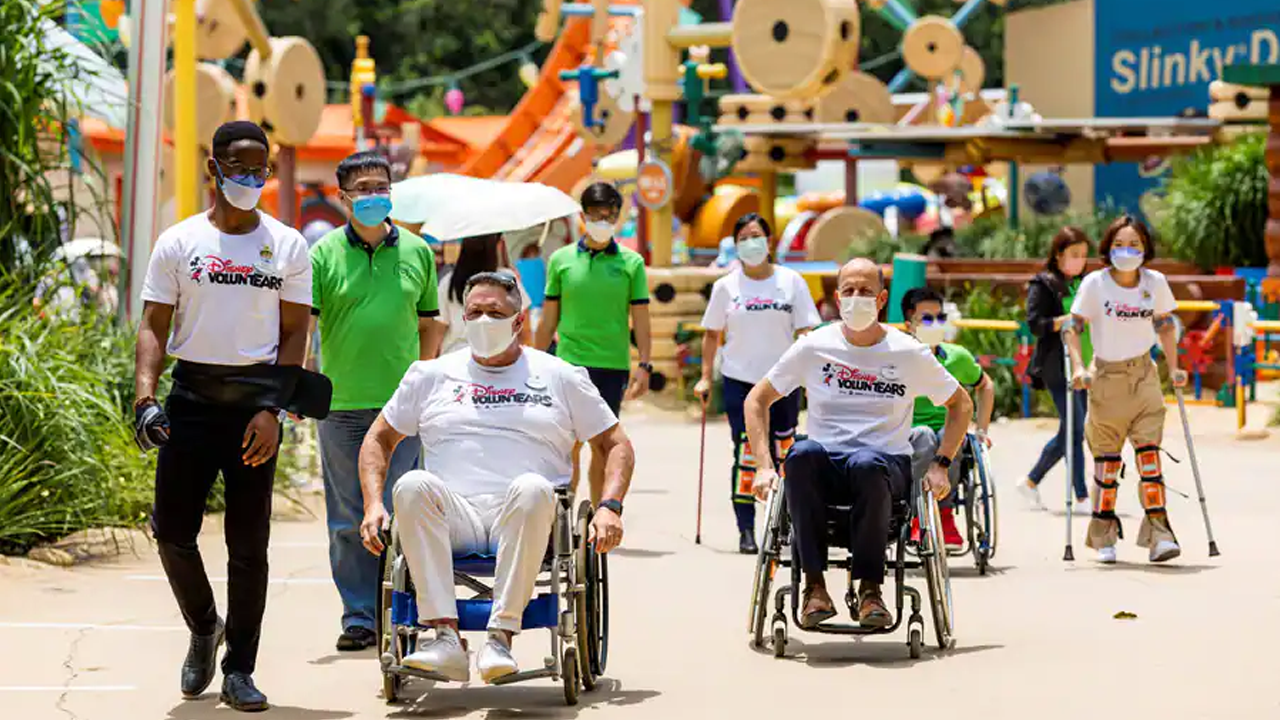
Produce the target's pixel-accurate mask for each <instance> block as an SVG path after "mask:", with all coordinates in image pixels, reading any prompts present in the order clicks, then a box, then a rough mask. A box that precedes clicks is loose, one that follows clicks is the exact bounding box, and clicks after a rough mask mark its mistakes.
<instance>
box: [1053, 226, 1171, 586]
mask: <svg viewBox="0 0 1280 720" xmlns="http://www.w3.org/2000/svg"><path fill="white" fill-rule="evenodd" d="M1100 250H1101V255H1102V261H1103V262H1104V263H1106V265H1107V267H1105V268H1103V269H1101V270H1098V271H1096V272H1093V273H1090V274H1089V276H1088V277H1086V278H1085V279H1084V282H1083V283H1081V284H1080V289H1079V291H1077V293H1076V298H1075V302H1074V303H1073V304H1072V306H1071V314H1072V316H1073V317H1074V318H1075V321H1076V323H1083V322H1088V323H1089V331H1090V334H1091V335H1092V338H1093V358H1094V359H1093V369H1092V371H1090V370H1087V369H1086V368H1085V367H1084V363H1083V362H1081V353H1080V338H1079V336H1078V335H1077V334H1076V333H1074V332H1071V333H1068V336H1067V347H1068V352H1069V353H1070V355H1071V362H1072V367H1074V368H1075V371H1074V373H1073V377H1072V379H1071V381H1072V385H1073V387H1075V388H1076V389H1082V388H1084V387H1086V386H1089V388H1090V391H1089V419H1088V423H1087V424H1086V425H1085V438H1086V439H1087V440H1088V441H1089V448H1090V450H1092V452H1093V458H1094V483H1095V484H1096V485H1097V489H1096V490H1095V491H1094V496H1093V518H1092V520H1090V522H1089V530H1088V534H1087V537H1086V539H1085V544H1086V545H1088V546H1089V547H1091V548H1094V549H1096V550H1097V551H1098V560H1099V561H1101V562H1104V563H1114V562H1115V561H1116V547H1115V546H1116V540H1117V539H1119V537H1120V536H1121V528H1120V519H1119V518H1118V517H1116V512H1115V508H1116V490H1117V488H1119V479H1120V476H1121V469H1122V468H1123V461H1122V460H1121V457H1120V450H1121V449H1122V448H1123V447H1124V441H1125V440H1126V439H1128V441H1129V444H1130V445H1132V446H1133V449H1134V453H1135V454H1136V456H1137V460H1138V476H1139V490H1138V497H1139V499H1140V500H1141V501H1142V507H1143V510H1144V511H1145V516H1144V517H1143V519H1142V526H1141V527H1140V528H1139V529H1138V545H1139V546H1140V547H1145V548H1149V554H1148V558H1149V559H1150V561H1151V562H1163V561H1165V560H1171V559H1173V558H1175V557H1177V556H1178V555H1179V554H1181V552H1182V551H1181V549H1180V548H1179V547H1178V540H1177V538H1176V537H1175V536H1174V534H1173V528H1172V527H1171V526H1170V524H1169V516H1168V514H1167V512H1166V511H1165V490H1164V476H1163V475H1162V473H1161V470H1160V441H1161V440H1162V439H1163V436H1164V415H1165V405H1164V393H1163V392H1162V391H1161V389H1160V374H1159V371H1158V370H1157V369H1156V364H1155V363H1154V362H1153V361H1152V359H1151V347H1152V345H1154V344H1155V342H1156V339H1157V336H1158V337H1159V340H1160V347H1161V349H1162V350H1163V351H1164V357H1165V364H1166V365H1167V366H1168V369H1169V379H1170V381H1171V382H1172V383H1173V385H1174V386H1175V387H1182V386H1184V385H1186V383H1187V373H1186V371H1184V370H1181V369H1179V368H1178V341H1177V333H1176V331H1175V330H1174V325H1173V311H1174V310H1175V309H1176V308H1177V301H1175V300H1174V298H1173V291H1172V290H1170V289H1169V282H1168V281H1167V280H1165V277H1164V275H1163V274H1161V273H1159V272H1156V271H1155V270H1150V269H1147V268H1145V267H1143V265H1144V264H1146V263H1147V261H1149V260H1151V258H1152V257H1154V256H1155V244H1154V243H1153V242H1152V240H1151V232H1150V231H1149V230H1148V229H1147V227H1146V225H1144V224H1142V222H1141V221H1139V220H1136V219H1134V218H1132V217H1129V216H1127V215H1126V216H1125V217H1122V218H1120V219H1118V220H1116V221H1115V222H1113V223H1111V226H1110V227H1108V228H1107V232H1106V234H1105V235H1104V236H1103V238H1102V246H1101V248H1100Z"/></svg>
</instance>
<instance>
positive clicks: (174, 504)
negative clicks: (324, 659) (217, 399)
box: [151, 397, 276, 673]
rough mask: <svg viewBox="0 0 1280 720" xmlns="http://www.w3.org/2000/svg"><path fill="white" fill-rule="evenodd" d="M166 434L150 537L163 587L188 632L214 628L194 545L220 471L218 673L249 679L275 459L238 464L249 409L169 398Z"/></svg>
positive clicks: (262, 594) (262, 598) (261, 606)
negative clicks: (223, 624)
mask: <svg viewBox="0 0 1280 720" xmlns="http://www.w3.org/2000/svg"><path fill="white" fill-rule="evenodd" d="M166 411H167V412H168V415H169V422H170V426H171V433H170V438H169V442H168V444H166V445H165V446H164V447H162V448H161V449H160V457H159V462H158V464H157V467H156V498H155V506H154V508H153V509H152V513H151V531H152V533H153V534H154V535H155V538H156V541H157V544H158V546H159V550H160V562H161V563H162V564H163V565H164V572H165V575H166V576H168V578H169V587H170V588H172V589H173V595H174V597H175V598H177V600H178V607H179V608H181V610H182V617H183V618H184V619H185V620H186V622H187V627H188V628H189V629H190V630H191V632H193V633H196V634H198V635H208V634H209V633H212V632H213V631H214V628H215V627H216V625H217V609H216V607H215V606H214V601H213V589H212V588H211V587H210V586H209V577H208V575H207V574H206V573H205V570H204V561H203V560H202V559H201V557H200V550H199V548H198V547H197V546H196V536H197V535H198V534H199V533H200V525H201V523H202V522H203V521H204V511H205V501H206V500H207V499H208V497H209V490H210V489H211V488H212V487H213V482H214V480H215V479H216V478H217V476H218V472H219V471H221V472H222V478H223V484H224V485H225V487H226V504H227V510H226V517H225V520H224V532H225V534H226V543H227V555H228V560H227V631H226V632H227V634H226V638H227V653H226V655H225V656H224V657H223V660H222V671H223V672H224V673H226V672H245V673H252V672H253V668H254V663H255V660H256V659H257V656H258V637H259V634H260V633H261V630H262V613H263V611H264V610H265V608H266V603H267V541H268V538H269V536H270V532H271V491H272V483H273V479H274V477H275V472H276V460H275V457H274V456H273V457H272V459H271V460H270V461H268V462H267V463H264V464H262V465H259V466H258V467H249V466H247V465H245V464H244V463H243V462H242V461H241V457H242V454H243V452H244V449H243V448H242V447H241V445H242V444H243V441H244V432H245V428H246V427H247V426H248V424H249V421H250V420H251V419H252V418H253V416H254V414H255V413H256V412H257V411H256V410H245V409H239V408H227V407H221V406H217V405H209V404H205V403H199V402H194V401H191V400H186V399H183V398H176V397H170V398H169V401H168V403H167V406H166Z"/></svg>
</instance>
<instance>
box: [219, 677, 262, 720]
mask: <svg viewBox="0 0 1280 720" xmlns="http://www.w3.org/2000/svg"><path fill="white" fill-rule="evenodd" d="M220 699H221V700H222V702H224V703H226V704H228V705H230V706H231V708H232V709H233V710H239V711H240V712H261V711H263V710H266V709H267V707H268V705H267V696H266V695H263V694H262V693H261V692H259V691H258V688H256V687H254V685H253V676H251V675H249V674H248V673H242V672H233V673H227V674H226V677H224V678H222V695H221V696H220Z"/></svg>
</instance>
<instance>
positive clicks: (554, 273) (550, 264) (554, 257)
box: [543, 252, 560, 300]
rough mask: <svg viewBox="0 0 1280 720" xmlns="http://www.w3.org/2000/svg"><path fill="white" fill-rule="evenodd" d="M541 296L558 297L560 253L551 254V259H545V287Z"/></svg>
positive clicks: (550, 298) (556, 298)
mask: <svg viewBox="0 0 1280 720" xmlns="http://www.w3.org/2000/svg"><path fill="white" fill-rule="evenodd" d="M543 297H544V298H545V299H547V300H559V299H560V253H559V252H554V253H552V254H551V259H550V260H548V261H547V288H546V292H544V293H543Z"/></svg>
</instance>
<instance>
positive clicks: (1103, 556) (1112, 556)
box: [1098, 545, 1116, 565]
mask: <svg viewBox="0 0 1280 720" xmlns="http://www.w3.org/2000/svg"><path fill="white" fill-rule="evenodd" d="M1098 562H1100V563H1102V564H1104V565H1114V564H1115V563H1116V546H1115V545H1111V546H1108V547H1104V548H1098Z"/></svg>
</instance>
